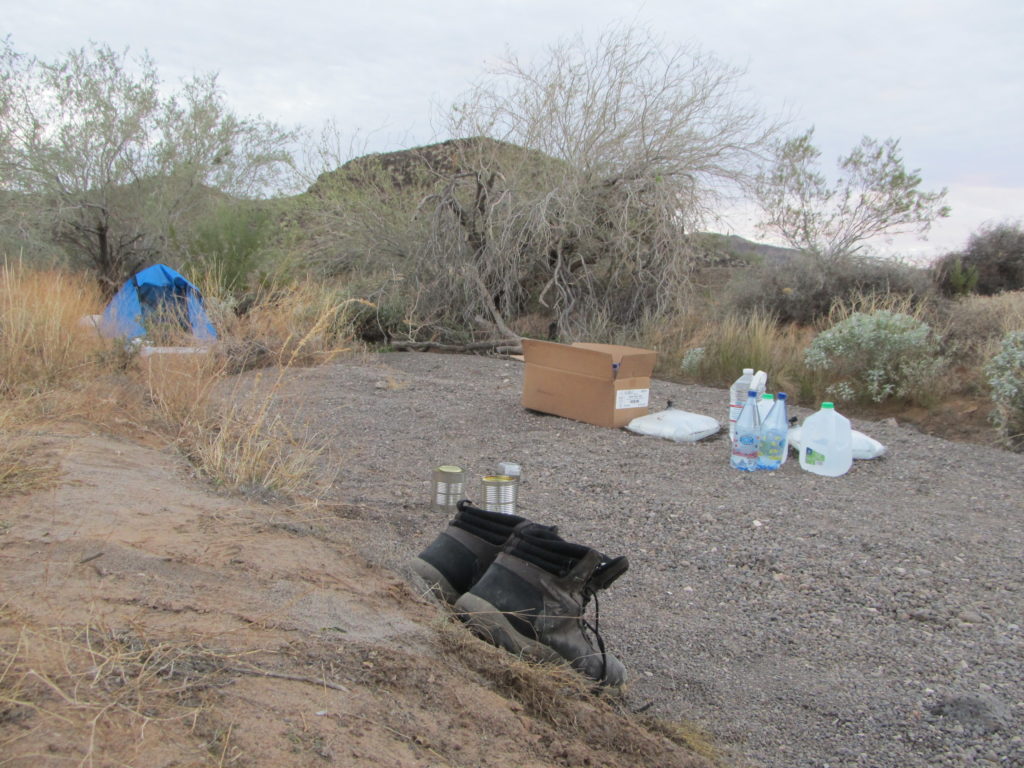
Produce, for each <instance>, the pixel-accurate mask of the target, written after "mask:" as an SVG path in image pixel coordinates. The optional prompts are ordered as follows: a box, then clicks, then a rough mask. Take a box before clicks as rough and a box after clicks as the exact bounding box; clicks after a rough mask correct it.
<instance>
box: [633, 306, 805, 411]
mask: <svg viewBox="0 0 1024 768" xmlns="http://www.w3.org/2000/svg"><path fill="white" fill-rule="evenodd" d="M694 317H697V318H699V320H698V321H696V322H695V321H694V320H693V319H692V318H694ZM813 336H814V330H813V329H811V328H802V327H799V326H794V325H780V324H779V323H777V322H776V320H775V318H774V317H772V316H771V315H766V314H763V313H761V312H756V311H755V312H753V313H752V314H750V315H747V316H741V315H736V314H728V315H726V316H724V317H722V318H720V319H719V318H716V317H715V316H714V315H713V314H709V313H706V312H705V313H697V314H695V315H692V316H691V319H690V320H689V321H688V322H687V324H686V325H685V326H684V327H683V328H682V329H678V330H677V327H676V326H675V325H666V326H664V327H663V328H661V329H660V330H658V331H657V332H656V334H652V337H653V338H652V339H651V342H649V343H650V344H651V345H652V346H654V347H655V348H657V349H658V350H659V355H658V366H659V371H658V372H659V374H660V375H663V376H666V377H667V378H675V379H680V378H681V379H683V380H688V381H694V382H700V383H701V384H705V385H707V386H713V387H728V386H730V385H731V384H732V383H733V381H735V380H736V377H737V376H738V375H739V374H740V372H741V371H742V370H743V369H744V368H754V369H755V370H758V369H760V370H764V371H767V373H768V383H769V389H770V390H771V391H782V392H787V393H788V394H789V395H790V397H791V398H792V399H793V401H796V402H812V401H813V400H815V399H816V398H817V396H818V393H819V392H820V390H821V389H822V388H823V386H824V384H823V380H822V377H821V375H820V374H819V373H818V372H816V371H812V370H810V369H808V368H807V366H805V365H804V362H803V353H804V349H805V348H806V347H807V345H808V344H809V343H810V341H811V339H812V338H813Z"/></svg>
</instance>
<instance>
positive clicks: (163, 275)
mask: <svg viewBox="0 0 1024 768" xmlns="http://www.w3.org/2000/svg"><path fill="white" fill-rule="evenodd" d="M156 322H159V323H167V322H172V323H179V324H180V325H181V328H182V330H183V331H185V332H186V333H191V334H192V335H193V336H195V337H196V338H197V339H201V340H203V341H213V340H214V339H216V338H217V331H216V330H215V329H214V327H213V324H212V323H211V322H210V318H209V317H207V315H206V310H205V309H204V308H203V296H202V294H201V293H200V292H199V289H198V288H196V287H195V286H194V285H193V284H192V283H190V282H189V281H188V280H186V279H185V278H184V277H182V276H181V275H180V274H178V273H177V272H175V271H174V270H173V269H171V268H170V267H168V266H165V265H163V264H154V265H153V266H152V267H147V268H146V269H144V270H142V271H141V272H138V273H136V274H135V275H133V276H132V277H130V278H129V279H128V281H127V282H126V283H125V284H124V285H123V286H121V290H119V291H118V292H117V294H115V296H114V298H112V299H111V300H110V303H109V304H107V308H106V309H105V310H103V317H102V318H101V319H100V333H102V334H103V335H104V336H108V337H123V338H127V339H136V338H143V337H145V336H146V335H147V326H150V325H151V324H152V323H156Z"/></svg>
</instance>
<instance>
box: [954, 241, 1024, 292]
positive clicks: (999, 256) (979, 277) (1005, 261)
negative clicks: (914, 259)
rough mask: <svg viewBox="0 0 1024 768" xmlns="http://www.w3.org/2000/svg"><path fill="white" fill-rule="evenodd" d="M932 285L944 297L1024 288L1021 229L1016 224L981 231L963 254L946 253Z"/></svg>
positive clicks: (968, 244) (968, 242)
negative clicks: (935, 286)
mask: <svg viewBox="0 0 1024 768" xmlns="http://www.w3.org/2000/svg"><path fill="white" fill-rule="evenodd" d="M934 277H935V283H936V284H937V285H938V287H939V290H941V291H942V292H943V293H944V294H945V295H947V296H957V295H962V294H965V293H980V294H982V295H983V296H992V295H994V294H997V293H1002V292H1004V291H1018V290H1021V289H1022V288H1024V229H1021V225H1020V224H1019V223H1018V224H1007V223H1004V224H997V225H994V226H990V227H983V228H982V229H980V230H979V231H978V232H975V233H974V234H973V235H971V237H970V238H969V239H968V241H967V247H966V248H965V249H964V250H963V252H954V253H948V254H946V255H945V256H943V257H942V258H941V259H940V260H939V261H938V262H937V263H936V264H935V270H934Z"/></svg>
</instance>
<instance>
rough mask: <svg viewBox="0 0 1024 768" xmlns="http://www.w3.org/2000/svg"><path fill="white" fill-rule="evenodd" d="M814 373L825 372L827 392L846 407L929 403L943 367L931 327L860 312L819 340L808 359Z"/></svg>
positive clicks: (907, 318) (890, 314)
mask: <svg viewBox="0 0 1024 768" xmlns="http://www.w3.org/2000/svg"><path fill="white" fill-rule="evenodd" d="M804 362H805V363H806V365H807V367H808V368H810V369H812V370H821V371H825V372H827V374H828V375H829V378H830V381H831V383H830V384H829V386H828V388H827V389H826V392H827V393H828V394H829V395H830V396H832V397H834V398H837V399H840V400H845V401H859V402H869V401H870V402H874V403H880V402H882V401H883V400H889V399H893V398H895V399H902V400H913V401H918V402H927V401H928V400H929V396H930V395H931V394H933V393H932V392H931V387H932V385H933V383H934V379H935V377H936V375H937V374H938V372H939V371H940V370H941V368H942V366H943V364H944V361H943V359H942V358H941V356H940V354H939V345H938V339H937V338H936V337H935V335H934V334H933V333H932V330H931V328H930V326H929V325H928V324H927V323H925V322H923V321H921V320H918V319H916V318H914V317H911V316H909V315H904V314H900V313H896V312H888V311H884V310H883V311H879V312H875V313H873V314H866V313H863V312H856V313H854V314H853V315H851V316H850V317H848V318H847V319H846V320H843V321H842V322H840V323H837V324H836V325H834V326H833V327H832V328H830V329H828V330H827V331H823V332H822V333H820V334H818V336H817V337H816V338H815V339H814V341H813V342H811V344H810V345H809V346H808V347H807V350H806V351H805V353H804Z"/></svg>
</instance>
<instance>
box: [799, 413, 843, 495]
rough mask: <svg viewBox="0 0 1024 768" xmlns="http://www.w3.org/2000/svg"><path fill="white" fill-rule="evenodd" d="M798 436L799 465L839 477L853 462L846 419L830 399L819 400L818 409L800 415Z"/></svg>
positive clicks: (827, 475)
mask: <svg viewBox="0 0 1024 768" xmlns="http://www.w3.org/2000/svg"><path fill="white" fill-rule="evenodd" d="M800 438H801V440H800V466H801V467H802V468H803V469H806V470H807V471H808V472H813V473H815V474H816V475H825V476H826V477H839V476H840V475H844V474H846V472H847V471H848V470H849V469H850V465H851V464H853V430H852V429H851V428H850V420H849V419H847V418H846V417H845V416H842V415H840V414H839V413H837V412H836V409H835V406H834V405H833V404H832V403H822V404H821V410H820V411H818V412H817V413H812V414H811V415H810V416H808V417H807V418H806V419H804V423H803V427H802V428H801V430H800Z"/></svg>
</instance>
